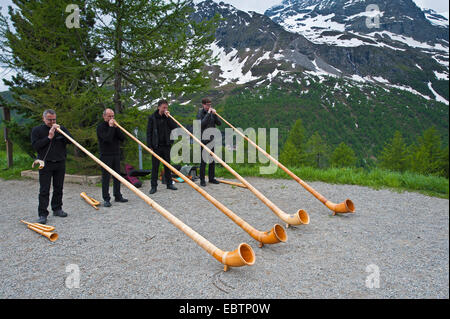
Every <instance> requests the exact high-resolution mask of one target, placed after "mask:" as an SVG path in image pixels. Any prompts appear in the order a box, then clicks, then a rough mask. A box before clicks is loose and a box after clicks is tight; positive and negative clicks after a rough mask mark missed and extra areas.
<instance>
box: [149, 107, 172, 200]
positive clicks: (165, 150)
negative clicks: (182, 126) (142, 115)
mask: <svg viewBox="0 0 450 319" xmlns="http://www.w3.org/2000/svg"><path fill="white" fill-rule="evenodd" d="M168 109H169V103H168V102H167V101H166V100H160V101H158V108H157V110H156V111H155V112H154V113H153V114H152V115H150V116H149V117H148V123H147V146H148V147H149V148H151V149H152V150H153V151H154V152H155V153H156V154H158V155H159V156H160V157H162V158H163V159H164V160H165V161H166V162H168V163H170V148H171V146H172V144H173V141H172V140H170V132H171V131H172V130H173V129H175V128H177V127H178V126H177V124H176V123H175V122H174V121H173V120H172V119H171V118H169V117H168V116H167V115H166V114H170V113H169V111H168ZM158 171H159V160H158V159H157V158H156V157H154V156H152V177H151V189H150V194H154V193H156V190H157V186H158V182H157V180H158ZM171 175H172V173H171V171H170V169H169V168H167V167H166V166H164V178H165V180H166V185H167V188H168V189H171V190H177V188H176V187H175V186H173V185H172V183H173V182H172V176H171Z"/></svg>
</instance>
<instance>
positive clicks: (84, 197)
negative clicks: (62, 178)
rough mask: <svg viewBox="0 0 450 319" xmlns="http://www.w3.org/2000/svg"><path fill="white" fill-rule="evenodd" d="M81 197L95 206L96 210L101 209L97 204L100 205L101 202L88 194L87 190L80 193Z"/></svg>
mask: <svg viewBox="0 0 450 319" xmlns="http://www.w3.org/2000/svg"><path fill="white" fill-rule="evenodd" d="M80 197H81V198H83V199H84V200H85V201H86V203H88V204H89V205H91V206H92V207H94V208H95V209H96V210H99V208H98V207H97V205H100V202H99V201H98V200H95V199H93V198H92V197H90V196H88V195H87V194H86V193H85V192H82V193H81V194H80Z"/></svg>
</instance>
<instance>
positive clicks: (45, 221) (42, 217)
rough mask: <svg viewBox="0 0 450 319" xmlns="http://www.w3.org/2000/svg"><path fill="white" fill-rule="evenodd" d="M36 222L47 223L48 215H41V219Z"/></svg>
mask: <svg viewBox="0 0 450 319" xmlns="http://www.w3.org/2000/svg"><path fill="white" fill-rule="evenodd" d="M36 223H39V224H44V225H45V224H47V217H46V216H39V219H38V220H37V222H36Z"/></svg>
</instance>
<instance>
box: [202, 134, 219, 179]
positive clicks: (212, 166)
mask: <svg viewBox="0 0 450 319" xmlns="http://www.w3.org/2000/svg"><path fill="white" fill-rule="evenodd" d="M202 143H203V144H205V145H206V144H207V143H208V142H202ZM203 150H204V148H203V147H202V156H201V162H200V180H201V181H204V180H205V171H206V162H205V161H204V160H203ZM210 150H211V151H213V152H214V147H213V148H210ZM205 153H207V154H208V156H209V158H210V163H209V165H208V179H209V180H210V181H211V180H213V179H214V176H215V171H216V162H215V161H214V158H213V157H212V156H211V155H210V154H209V153H208V152H206V151H205Z"/></svg>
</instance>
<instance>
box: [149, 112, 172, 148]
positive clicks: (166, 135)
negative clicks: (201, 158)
mask: <svg viewBox="0 0 450 319" xmlns="http://www.w3.org/2000/svg"><path fill="white" fill-rule="evenodd" d="M177 127H178V125H177V123H175V121H174V120H172V119H171V118H169V117H167V116H165V115H162V116H161V115H159V112H158V110H156V111H155V112H154V113H153V114H152V115H150V116H149V117H148V123H147V146H148V147H150V148H152V149H156V148H158V147H160V146H170V145H172V144H173V141H172V140H170V132H171V131H172V130H173V129H175V128H177Z"/></svg>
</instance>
